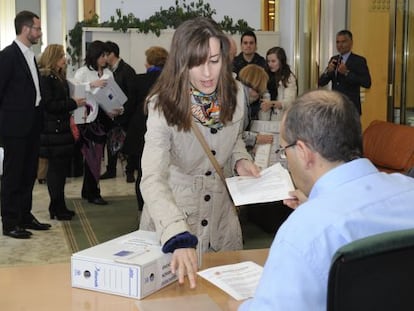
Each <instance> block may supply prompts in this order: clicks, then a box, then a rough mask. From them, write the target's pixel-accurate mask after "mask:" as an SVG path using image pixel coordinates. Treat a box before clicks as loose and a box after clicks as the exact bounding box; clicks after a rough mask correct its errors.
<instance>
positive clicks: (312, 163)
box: [229, 90, 414, 311]
mask: <svg viewBox="0 0 414 311" xmlns="http://www.w3.org/2000/svg"><path fill="white" fill-rule="evenodd" d="M280 143H281V148H280V149H279V154H281V155H282V156H286V157H287V162H288V167H289V170H290V172H291V175H292V178H293V180H294V182H295V185H296V187H297V188H298V189H299V190H300V192H299V193H303V194H305V195H306V196H307V197H308V199H307V200H306V201H304V199H303V198H302V197H300V198H299V199H300V201H303V203H302V204H300V205H299V206H298V207H297V208H296V209H295V210H294V212H293V213H292V214H291V215H290V216H289V218H288V219H287V220H286V221H285V222H284V224H283V225H282V226H281V228H280V229H279V231H278V233H277V235H276V237H275V240H274V241H273V244H272V246H271V249H270V253H269V257H268V259H267V262H266V264H265V267H264V271H263V274H262V277H261V280H260V282H259V285H258V287H257V289H256V293H255V296H254V298H252V299H249V300H247V301H246V302H244V303H243V304H242V305H241V306H240V307H239V308H238V310H240V311H245V310H260V311H266V310H274V311H276V310H283V311H285V310H298V311H299V310H300V311H303V310H312V311H325V310H326V300H327V288H328V273H329V268H330V265H331V259H332V256H333V255H334V253H335V252H336V250H337V249H338V248H339V247H341V246H343V245H345V244H347V243H350V242H352V241H354V240H356V239H360V238H364V237H367V236H370V235H374V234H377V233H382V232H387V231H394V230H400V229H408V228H413V227H414V208H413V202H414V180H413V179H412V178H410V177H408V176H404V175H402V174H387V173H381V172H379V171H378V170H377V169H376V168H375V166H374V165H373V164H372V163H371V162H370V161H369V160H368V159H365V158H362V135H361V124H360V117H359V113H358V111H357V109H356V108H355V105H353V104H352V102H350V101H349V100H348V99H347V98H345V97H344V96H343V95H341V94H340V93H337V92H334V91H327V90H315V91H311V92H309V93H306V94H304V95H302V96H301V97H299V98H298V99H297V100H296V101H295V103H294V104H293V105H292V106H291V108H290V109H289V110H288V111H287V113H286V114H285V115H284V117H283V120H282V125H281V131H280ZM290 203H292V202H290ZM290 203H289V204H290ZM229 304H230V309H232V310H236V309H237V306H238V305H239V302H235V301H230V302H229Z"/></svg>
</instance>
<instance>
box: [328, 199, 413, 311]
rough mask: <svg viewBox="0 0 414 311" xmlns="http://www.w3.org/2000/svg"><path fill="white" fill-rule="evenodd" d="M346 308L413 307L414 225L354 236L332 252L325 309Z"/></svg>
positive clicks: (340, 310) (342, 310) (370, 310)
mask: <svg viewBox="0 0 414 311" xmlns="http://www.w3.org/2000/svg"><path fill="white" fill-rule="evenodd" d="M413 204H414V202H413ZM350 310H352V311H359V310H361V311H362V310H363V311H374V310H375V311H382V310H384V311H385V310H387V311H391V310H398V311H405V310H407V311H408V310H410V311H412V310H414V229H409V230H401V231H393V232H387V233H382V234H377V235H374V236H370V237H367V238H364V239H361V240H356V241H354V242H351V243H349V244H347V245H345V246H343V247H341V248H340V249H339V250H338V251H337V252H336V254H335V255H334V257H333V260H332V265H331V269H330V271H329V279H328V297H327V311H350Z"/></svg>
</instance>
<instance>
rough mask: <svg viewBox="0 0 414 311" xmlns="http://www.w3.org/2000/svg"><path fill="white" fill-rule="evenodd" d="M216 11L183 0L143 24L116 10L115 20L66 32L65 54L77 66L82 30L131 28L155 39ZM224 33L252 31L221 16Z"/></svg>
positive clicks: (201, 3) (78, 25)
mask: <svg viewBox="0 0 414 311" xmlns="http://www.w3.org/2000/svg"><path fill="white" fill-rule="evenodd" d="M215 14H216V10H215V9H212V8H211V6H210V4H209V3H205V2H204V0H198V1H195V2H190V3H188V4H187V2H186V0H176V1H175V6H171V7H170V8H169V9H163V8H162V7H161V8H160V10H159V11H157V12H155V13H154V15H152V16H150V17H149V18H148V19H146V20H140V19H139V18H136V17H135V16H134V14H132V13H129V14H127V15H123V14H122V12H121V9H116V12H115V16H111V17H110V20H109V21H106V22H103V23H100V24H99V23H98V16H97V15H95V16H94V17H93V18H92V19H91V20H88V21H82V22H78V23H76V25H75V27H74V28H73V29H72V30H70V31H69V35H68V37H69V44H70V46H68V48H67V52H68V53H69V55H70V56H71V57H72V61H73V63H74V64H79V62H80V60H81V54H82V27H112V28H113V29H114V30H119V31H123V32H126V31H127V30H128V29H129V28H134V29H136V30H137V31H138V32H140V33H145V34H147V33H150V32H151V33H154V34H155V35H156V36H159V35H160V34H161V30H162V29H169V28H170V29H176V28H177V27H178V25H180V24H181V23H182V22H184V21H186V20H188V19H191V18H194V17H197V16H203V17H209V18H212V19H214V18H213V15H215ZM218 23H219V25H220V26H221V28H222V29H223V31H225V32H228V33H231V34H235V33H243V32H245V31H246V30H253V28H251V27H249V25H248V24H247V22H246V21H245V20H242V19H239V20H238V21H237V22H236V23H235V24H234V23H233V19H232V18H230V17H229V16H224V19H223V21H221V22H218Z"/></svg>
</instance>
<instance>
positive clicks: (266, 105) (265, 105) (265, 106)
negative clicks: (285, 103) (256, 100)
mask: <svg viewBox="0 0 414 311" xmlns="http://www.w3.org/2000/svg"><path fill="white" fill-rule="evenodd" d="M272 107H273V103H272V101H271V100H268V99H262V100H261V101H260V110H262V111H263V112H266V111H269V110H270V108H272Z"/></svg>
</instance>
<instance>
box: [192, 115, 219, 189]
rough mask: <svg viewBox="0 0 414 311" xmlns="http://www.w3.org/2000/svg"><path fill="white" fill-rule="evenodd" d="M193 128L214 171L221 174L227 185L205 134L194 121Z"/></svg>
mask: <svg viewBox="0 0 414 311" xmlns="http://www.w3.org/2000/svg"><path fill="white" fill-rule="evenodd" d="M191 127H192V129H193V132H194V134H195V136H196V137H197V139H198V141H199V142H200V144H201V146H202V147H203V149H204V152H205V153H206V154H207V156H208V158H209V160H210V162H211V164H213V166H214V169H215V170H216V172H217V174H219V176H220V178H221V180H222V181H223V183H224V184H225V185H226V179H225V177H224V174H223V170H222V169H221V167H220V165H219V163H218V162H217V159H216V157H215V156H214V155H213V153H212V152H211V150H210V148H209V146H208V145H207V142H206V140H205V139H204V136H203V134H201V132H200V129H199V128H198V126H197V124H196V123H195V122H194V121H192V123H191Z"/></svg>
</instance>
